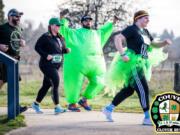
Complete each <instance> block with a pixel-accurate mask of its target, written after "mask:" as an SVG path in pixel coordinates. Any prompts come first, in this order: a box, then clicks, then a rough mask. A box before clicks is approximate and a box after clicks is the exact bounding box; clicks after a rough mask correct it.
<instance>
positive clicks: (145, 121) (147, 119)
mask: <svg viewBox="0 0 180 135" xmlns="http://www.w3.org/2000/svg"><path fill="white" fill-rule="evenodd" d="M142 124H143V125H147V126H152V125H153V124H152V121H151V119H150V118H144V120H143V123H142Z"/></svg>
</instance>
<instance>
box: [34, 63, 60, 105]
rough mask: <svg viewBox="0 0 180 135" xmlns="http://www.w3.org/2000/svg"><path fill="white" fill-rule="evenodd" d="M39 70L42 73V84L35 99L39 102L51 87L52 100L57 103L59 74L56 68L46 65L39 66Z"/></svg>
mask: <svg viewBox="0 0 180 135" xmlns="http://www.w3.org/2000/svg"><path fill="white" fill-rule="evenodd" d="M40 69H41V71H42V72H43V74H44V79H43V84H42V87H41V88H40V90H39V92H38V95H37V98H36V101H37V102H39V103H40V102H41V101H42V100H43V98H44V97H45V96H46V94H47V92H48V90H49V88H50V87H52V91H51V92H52V100H53V102H54V104H55V105H57V104H59V91H58V87H59V80H60V78H59V74H58V68H54V67H50V66H49V67H48V66H40Z"/></svg>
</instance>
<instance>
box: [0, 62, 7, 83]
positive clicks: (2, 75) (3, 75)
mask: <svg viewBox="0 0 180 135" xmlns="http://www.w3.org/2000/svg"><path fill="white" fill-rule="evenodd" d="M0 80H2V81H3V82H7V70H6V65H5V64H3V63H2V62H1V61H0Z"/></svg>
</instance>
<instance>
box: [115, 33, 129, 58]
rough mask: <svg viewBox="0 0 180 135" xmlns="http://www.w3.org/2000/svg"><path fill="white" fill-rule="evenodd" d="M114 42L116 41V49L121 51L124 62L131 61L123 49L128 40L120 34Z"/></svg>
mask: <svg viewBox="0 0 180 135" xmlns="http://www.w3.org/2000/svg"><path fill="white" fill-rule="evenodd" d="M114 41H115V46H116V49H117V50H118V51H119V53H120V55H121V57H122V59H123V61H129V57H128V56H127V55H126V53H125V51H124V48H123V43H125V42H126V38H125V37H124V36H123V35H122V34H118V35H116V36H115V39H114Z"/></svg>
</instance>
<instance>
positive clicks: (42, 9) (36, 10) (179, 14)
mask: <svg viewBox="0 0 180 135" xmlns="http://www.w3.org/2000/svg"><path fill="white" fill-rule="evenodd" d="M60 1H63V0H3V2H4V4H5V8H4V11H5V14H6V15H7V12H8V10H9V9H11V8H17V9H18V10H20V11H23V12H24V16H23V17H22V20H26V19H30V20H32V21H33V22H34V24H35V26H37V25H38V24H39V22H43V24H45V25H47V22H48V19H49V18H50V17H52V16H58V13H57V12H55V11H57V9H58V8H57V3H58V2H60ZM147 2H148V3H149V6H150V10H149V12H150V23H149V29H150V31H151V32H156V33H158V34H160V33H161V32H162V31H163V30H164V29H168V30H169V31H170V30H173V31H174V33H175V35H176V36H180V8H179V5H180V0H147Z"/></svg>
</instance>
